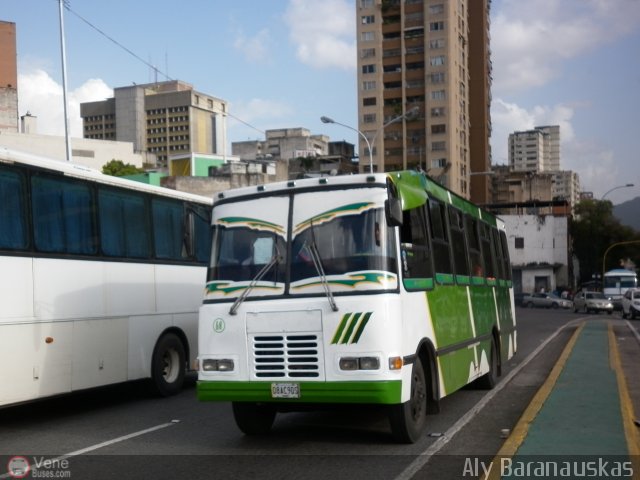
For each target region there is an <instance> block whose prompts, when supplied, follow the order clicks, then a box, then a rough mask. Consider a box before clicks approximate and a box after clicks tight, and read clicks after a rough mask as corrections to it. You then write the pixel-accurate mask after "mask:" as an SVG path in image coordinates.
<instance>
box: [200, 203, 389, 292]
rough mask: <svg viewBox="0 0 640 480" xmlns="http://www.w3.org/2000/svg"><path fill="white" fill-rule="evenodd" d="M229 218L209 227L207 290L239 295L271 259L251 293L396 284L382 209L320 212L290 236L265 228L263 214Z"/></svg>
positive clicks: (378, 287)
mask: <svg viewBox="0 0 640 480" xmlns="http://www.w3.org/2000/svg"><path fill="white" fill-rule="evenodd" d="M228 218H230V217H225V218H224V219H222V220H223V221H221V223H218V224H217V225H214V227H213V250H212V255H211V264H210V268H209V275H208V285H209V295H213V296H214V297H215V296H218V297H220V296H222V297H224V298H227V299H228V298H230V297H235V296H237V295H240V294H241V293H242V290H243V289H244V288H249V285H250V284H251V282H253V281H254V279H256V276H259V273H260V272H261V270H262V269H263V268H264V267H265V266H266V265H269V264H270V263H271V262H272V261H274V259H275V260H276V263H275V264H274V265H273V266H272V267H270V268H269V269H268V270H267V271H266V272H265V273H264V276H262V277H260V279H259V281H258V282H257V283H258V285H257V286H256V289H255V291H254V292H252V294H251V296H252V297H253V296H261V295H283V294H285V293H289V294H318V293H321V292H322V291H323V290H325V291H326V288H327V286H328V288H330V289H331V291H332V292H336V293H337V292H350V293H352V292H353V291H354V290H372V289H374V290H381V289H382V290H389V289H395V288H397V270H398V266H397V263H398V262H397V255H396V247H395V243H394V242H395V240H394V239H395V236H394V230H393V228H391V227H388V226H387V224H386V221H385V215H384V210H383V209H382V208H368V209H366V210H365V211H362V210H361V209H360V210H357V209H354V210H353V213H351V212H350V211H349V212H345V213H341V214H340V215H329V216H326V215H323V214H321V215H318V216H317V217H312V218H308V219H307V220H305V221H303V222H300V223H299V225H298V226H297V228H295V229H293V232H292V234H291V235H287V234H286V233H284V232H285V230H286V229H284V228H275V227H274V228H272V229H266V227H264V225H275V223H273V222H271V223H269V222H268V221H267V220H265V219H254V218H252V220H251V224H248V222H247V221H246V218H245V219H244V221H243V222H239V221H238V222H236V223H235V224H234V225H233V226H230V225H229V224H231V223H232V222H231V221H228V220H227V219H228ZM225 222H226V224H224V223H225ZM258 224H259V225H260V226H261V227H262V229H261V228H257V227H256V225H258ZM236 225H237V226H236ZM286 239H290V241H291V245H287V240H286ZM289 256H290V257H289ZM314 257H315V262H314Z"/></svg>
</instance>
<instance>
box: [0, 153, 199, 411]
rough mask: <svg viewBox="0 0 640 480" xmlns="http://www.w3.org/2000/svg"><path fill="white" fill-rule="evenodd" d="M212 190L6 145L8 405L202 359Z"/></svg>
mask: <svg viewBox="0 0 640 480" xmlns="http://www.w3.org/2000/svg"><path fill="white" fill-rule="evenodd" d="M211 203H212V202H211V200H210V199H208V198H205V197H199V196H196V195H191V194H186V193H182V192H178V191H174V190H170V189H165V188H160V187H154V186H149V185H145V184H142V183H139V182H133V181H129V180H124V179H120V178H116V177H111V176H108V175H103V174H101V173H99V172H96V171H93V170H90V169H87V168H86V167H81V166H78V165H74V164H70V163H65V162H60V161H55V160H50V159H44V158H41V157H35V156H33V155H29V154H25V153H20V152H15V151H11V150H8V149H5V148H0V378H1V379H2V384H1V385H0V406H6V405H12V404H16V403H19V402H24V401H28V400H34V399H38V398H43V397H48V396H51V395H57V394H62V393H67V392H72V391H76V390H82V389H87V388H92V387H97V386H102V385H109V384H113V383H119V382H124V381H128V380H134V379H143V378H150V379H151V381H152V382H151V384H152V386H154V387H155V389H156V390H157V392H158V393H159V394H161V395H170V394H173V393H176V392H177V391H178V390H179V389H180V388H181V386H182V382H183V380H184V375H185V371H186V368H187V366H188V365H190V364H191V363H190V362H191V361H192V360H193V359H195V357H196V353H197V352H196V348H197V340H196V339H197V310H198V306H199V304H200V303H201V298H202V285H203V282H204V280H205V276H206V261H207V259H208V256H209V250H210V245H211V239H210V234H209V231H210V226H209V222H208V218H210V211H209V210H210V207H211Z"/></svg>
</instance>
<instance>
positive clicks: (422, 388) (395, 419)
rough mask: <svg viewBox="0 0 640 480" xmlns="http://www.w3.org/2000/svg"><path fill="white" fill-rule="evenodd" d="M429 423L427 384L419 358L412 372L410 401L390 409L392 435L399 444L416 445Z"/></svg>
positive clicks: (392, 406)
mask: <svg viewBox="0 0 640 480" xmlns="http://www.w3.org/2000/svg"><path fill="white" fill-rule="evenodd" d="M426 423H427V382H426V378H425V374H424V367H423V366H422V362H421V361H420V359H419V358H416V361H415V362H414V364H413V369H412V371H411V396H410V397H409V400H408V401H406V402H404V403H400V404H398V405H391V406H390V407H389V424H390V425H391V434H392V435H393V438H394V439H395V440H396V441H397V442H399V443H414V442H416V441H417V440H419V439H420V437H421V436H422V434H423V432H424V429H425V426H426Z"/></svg>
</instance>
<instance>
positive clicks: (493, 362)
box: [475, 339, 498, 390]
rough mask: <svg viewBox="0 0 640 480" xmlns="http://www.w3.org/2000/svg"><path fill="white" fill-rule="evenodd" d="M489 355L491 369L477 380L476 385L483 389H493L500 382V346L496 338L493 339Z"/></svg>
mask: <svg viewBox="0 0 640 480" xmlns="http://www.w3.org/2000/svg"><path fill="white" fill-rule="evenodd" d="M489 357H490V358H489V371H488V372H487V373H485V374H484V375H482V376H481V377H480V378H478V379H477V380H476V382H475V384H476V387H477V388H479V389H481V390H491V389H492V388H493V387H495V386H496V383H498V347H497V345H496V342H495V340H494V339H491V351H490V352H489Z"/></svg>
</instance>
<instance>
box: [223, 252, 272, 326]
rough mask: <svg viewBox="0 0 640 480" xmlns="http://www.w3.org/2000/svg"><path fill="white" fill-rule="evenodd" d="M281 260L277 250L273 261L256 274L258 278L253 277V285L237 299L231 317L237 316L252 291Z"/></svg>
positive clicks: (230, 312) (232, 306)
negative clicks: (241, 305)
mask: <svg viewBox="0 0 640 480" xmlns="http://www.w3.org/2000/svg"><path fill="white" fill-rule="evenodd" d="M281 260H282V257H281V256H280V252H279V251H278V249H277V248H276V253H275V254H274V255H273V257H271V260H269V263H267V264H266V265H265V266H264V267H262V268H261V269H260V271H259V272H258V273H257V274H256V276H255V277H253V280H251V283H250V284H249V285H248V286H247V288H245V289H244V291H243V292H242V293H241V294H240V296H239V297H238V298H236V301H235V302H233V305H231V308H230V309H229V315H235V314H236V313H237V311H238V307H240V304H241V303H242V302H244V299H245V298H247V297H248V296H249V294H250V293H251V290H253V288H254V287H255V286H256V284H257V283H258V282H259V281H260V280H262V277H264V276H265V275H266V274H267V272H268V271H269V270H271V269H272V268H273V266H274V265H277V264H278V263H280V261H281Z"/></svg>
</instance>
